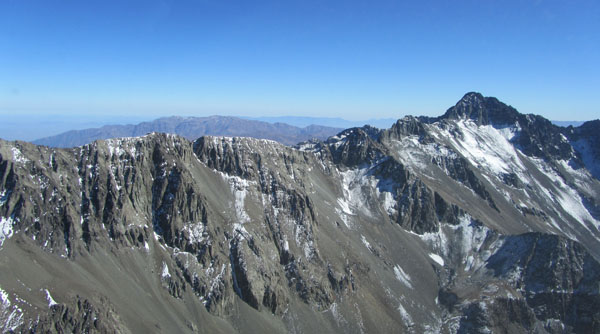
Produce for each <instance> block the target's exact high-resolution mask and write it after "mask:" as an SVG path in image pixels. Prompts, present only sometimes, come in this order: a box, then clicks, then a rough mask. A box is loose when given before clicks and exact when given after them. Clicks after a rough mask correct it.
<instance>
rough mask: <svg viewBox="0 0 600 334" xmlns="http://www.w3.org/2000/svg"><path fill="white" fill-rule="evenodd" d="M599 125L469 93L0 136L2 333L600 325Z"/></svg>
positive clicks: (519, 329) (577, 328)
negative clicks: (271, 124)
mask: <svg viewBox="0 0 600 334" xmlns="http://www.w3.org/2000/svg"><path fill="white" fill-rule="evenodd" d="M598 126H599V122H598V121H594V122H588V123H585V124H584V125H582V126H581V127H578V128H573V127H569V128H561V127H557V126H554V125H552V124H551V123H550V122H549V121H548V120H546V119H544V118H542V117H540V116H534V115H523V114H520V113H518V112H517V111H516V110H515V109H514V108H512V107H510V106H507V105H505V104H503V103H501V102H499V101H498V100H497V99H495V98H487V97H483V96H482V95H480V94H478V93H469V94H467V95H465V96H464V97H463V99H461V100H460V101H459V102H458V103H457V104H456V105H455V106H454V107H452V108H450V109H449V110H448V111H447V112H446V113H445V114H444V115H443V116H441V117H438V118H425V117H420V118H415V117H406V118H403V119H400V120H398V122H397V123H396V124H395V125H394V126H393V127H392V128H391V129H388V130H378V129H375V128H370V127H363V128H353V129H348V130H345V131H343V132H341V133H339V134H338V135H336V136H334V137H331V138H329V139H328V140H326V141H312V142H305V143H302V144H299V145H297V146H296V147H294V148H292V147H288V146H284V145H282V144H279V143H277V142H274V141H269V140H259V139H251V138H221V137H202V138H200V139H198V140H196V141H194V142H191V141H188V140H186V139H184V138H182V137H178V136H174V135H166V134H159V133H153V134H149V135H146V136H143V137H136V138H123V139H110V140H100V141H96V142H94V143H92V144H89V145H85V146H82V147H77V148H73V149H52V148H48V147H44V146H35V145H33V144H28V143H24V142H6V141H0V217H1V218H0V219H1V224H0V301H1V304H0V321H1V322H0V326H2V327H1V329H2V331H5V332H6V331H12V330H14V331H15V332H111V333H140V332H163V333H192V332H206V333H215V332H232V333H235V332H241V333H256V332H281V333H283V332H293V333H322V332H344V333H361V332H365V333H386V332H387V333H391V332H393V333H398V332H400V333H476V332H482V333H484V332H493V333H531V332H534V333H565V332H566V333H570V332H573V333H593V332H596V333H597V332H599V331H600V284H599V281H600V264H599V262H598V260H599V259H600V231H599V229H598V228H599V226H600V202H599V201H600V181H599V180H598V177H599V174H598V171H599V168H598V166H599V163H598V162H599V152H600V148H599V145H598V143H599V141H598V133H599V131H598V130H600V129H598Z"/></svg>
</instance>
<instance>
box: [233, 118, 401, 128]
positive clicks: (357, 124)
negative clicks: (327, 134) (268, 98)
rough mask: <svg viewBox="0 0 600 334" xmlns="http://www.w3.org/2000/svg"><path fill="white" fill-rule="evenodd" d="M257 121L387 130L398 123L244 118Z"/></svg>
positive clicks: (381, 120)
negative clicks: (366, 127) (372, 127)
mask: <svg viewBox="0 0 600 334" xmlns="http://www.w3.org/2000/svg"><path fill="white" fill-rule="evenodd" d="M242 118H246V119H252V120H255V121H262V122H268V123H286V124H290V125H293V126H299V127H305V126H309V125H313V124H316V125H322V126H330V127H333V128H344V129H348V128H354V127H361V126H364V125H370V126H374V127H376V128H380V129H387V128H389V127H391V126H392V125H393V124H394V123H396V121H397V119H396V118H372V119H367V120H360V121H349V120H347V119H343V118H339V117H304V116H276V117H242Z"/></svg>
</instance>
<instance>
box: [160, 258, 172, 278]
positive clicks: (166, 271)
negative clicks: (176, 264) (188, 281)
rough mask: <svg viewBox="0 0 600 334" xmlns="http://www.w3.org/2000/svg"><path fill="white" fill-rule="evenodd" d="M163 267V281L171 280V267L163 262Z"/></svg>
mask: <svg viewBox="0 0 600 334" xmlns="http://www.w3.org/2000/svg"><path fill="white" fill-rule="evenodd" d="M162 265H163V267H162V274H161V275H160V277H162V278H163V279H166V278H171V273H169V266H167V263H166V262H164V261H163V263H162Z"/></svg>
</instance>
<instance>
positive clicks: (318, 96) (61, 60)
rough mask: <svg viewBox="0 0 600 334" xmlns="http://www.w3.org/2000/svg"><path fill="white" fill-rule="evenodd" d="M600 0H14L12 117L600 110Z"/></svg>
mask: <svg viewBox="0 0 600 334" xmlns="http://www.w3.org/2000/svg"><path fill="white" fill-rule="evenodd" d="M599 78H600V2H598V1H597V0H594V1H544V0H537V1H534V0H532V1H526V0H523V1H491V0H477V1H357V0H346V1H313V0H304V1H295V0H290V1H227V0H196V1H166V0H165V1H156V0H144V1H108V0H104V1H91V0H90V1H69V0H61V1H58V0H39V1H31V0H0V114H3V115H13V116H14V115H16V114H23V115H25V114H27V115H34V114H43V115H75V116H77V117H85V116H86V115H106V116H107V117H110V116H111V115H115V116H116V115H119V116H123V115H131V116H140V117H141V116H144V117H154V116H161V115H198V116H203V115H211V114H228V115H244V116H275V115H306V116H327V117H343V118H346V119H368V118H389V117H391V118H400V117H402V116H404V115H407V114H412V115H429V116H436V115H440V114H442V113H443V112H444V111H445V110H446V109H447V108H448V107H450V106H451V105H453V104H454V103H455V102H456V101H457V100H458V99H460V98H461V97H462V95H463V94H464V93H466V92H468V91H479V92H481V93H483V94H484V95H487V96H496V97H498V98H499V99H500V100H502V101H504V102H506V103H508V104H511V105H513V106H514V107H516V108H517V109H519V110H520V111H521V112H524V113H536V114H541V115H543V116H545V117H547V118H550V119H555V120H587V119H593V118H598V117H599V116H598V115H599V114H600V113H599V111H600V99H599V98H598V96H600V93H599V92H600V79H599Z"/></svg>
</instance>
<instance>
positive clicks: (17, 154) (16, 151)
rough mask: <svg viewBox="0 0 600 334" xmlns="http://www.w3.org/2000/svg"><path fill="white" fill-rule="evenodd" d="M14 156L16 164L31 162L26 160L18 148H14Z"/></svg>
mask: <svg viewBox="0 0 600 334" xmlns="http://www.w3.org/2000/svg"><path fill="white" fill-rule="evenodd" d="M11 150H12V154H13V161H14V162H19V163H26V162H28V161H29V159H27V158H25V156H24V155H23V153H21V150H19V149H18V148H16V147H14V146H13V147H12V148H11Z"/></svg>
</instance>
